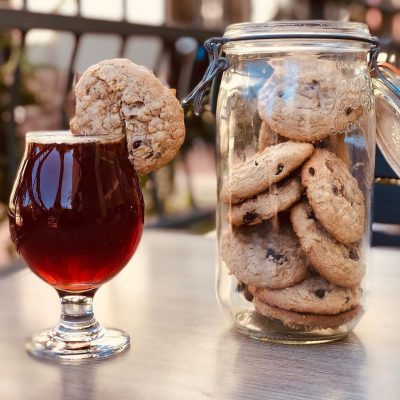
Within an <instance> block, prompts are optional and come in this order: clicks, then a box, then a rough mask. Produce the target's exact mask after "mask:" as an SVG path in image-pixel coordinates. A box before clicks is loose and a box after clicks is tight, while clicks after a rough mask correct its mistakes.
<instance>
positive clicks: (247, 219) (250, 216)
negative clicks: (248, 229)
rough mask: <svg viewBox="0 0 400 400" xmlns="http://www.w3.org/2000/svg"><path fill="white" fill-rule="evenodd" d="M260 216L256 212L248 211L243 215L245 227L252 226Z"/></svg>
mask: <svg viewBox="0 0 400 400" xmlns="http://www.w3.org/2000/svg"><path fill="white" fill-rule="evenodd" d="M258 216H259V215H258V214H257V213H256V212H254V211H248V212H247V213H246V214H244V215H243V223H244V224H245V225H249V224H251V223H252V222H253V221H254V220H255V219H256V218H257V217H258Z"/></svg>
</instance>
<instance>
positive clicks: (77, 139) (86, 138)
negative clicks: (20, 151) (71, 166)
mask: <svg viewBox="0 0 400 400" xmlns="http://www.w3.org/2000/svg"><path fill="white" fill-rule="evenodd" d="M123 136H124V135H122V134H109V135H76V134H72V133H71V131H36V132H28V133H27V134H26V141H27V142H31V143H38V144H76V143H112V142H118V141H119V140H121V138H122V137H123Z"/></svg>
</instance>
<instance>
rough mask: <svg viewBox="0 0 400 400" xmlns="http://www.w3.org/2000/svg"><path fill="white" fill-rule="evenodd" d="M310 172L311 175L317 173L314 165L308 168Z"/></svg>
mask: <svg viewBox="0 0 400 400" xmlns="http://www.w3.org/2000/svg"><path fill="white" fill-rule="evenodd" d="M308 172H309V173H310V175H311V176H314V175H315V168H313V167H310V168H308Z"/></svg>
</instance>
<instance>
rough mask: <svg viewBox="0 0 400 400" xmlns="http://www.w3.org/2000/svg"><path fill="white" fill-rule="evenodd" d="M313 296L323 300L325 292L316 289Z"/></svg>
mask: <svg viewBox="0 0 400 400" xmlns="http://www.w3.org/2000/svg"><path fill="white" fill-rule="evenodd" d="M315 295H316V296H317V297H318V298H320V299H323V298H324V296H325V290H324V289H318V290H316V291H315Z"/></svg>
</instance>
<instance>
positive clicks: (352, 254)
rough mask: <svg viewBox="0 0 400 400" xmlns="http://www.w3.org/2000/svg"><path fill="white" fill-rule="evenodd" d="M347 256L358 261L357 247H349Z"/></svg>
mask: <svg viewBox="0 0 400 400" xmlns="http://www.w3.org/2000/svg"><path fill="white" fill-rule="evenodd" d="M349 257H350V258H351V259H352V260H354V261H358V260H359V259H360V256H359V255H358V251H357V249H355V248H354V247H353V248H351V249H350V251H349Z"/></svg>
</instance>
